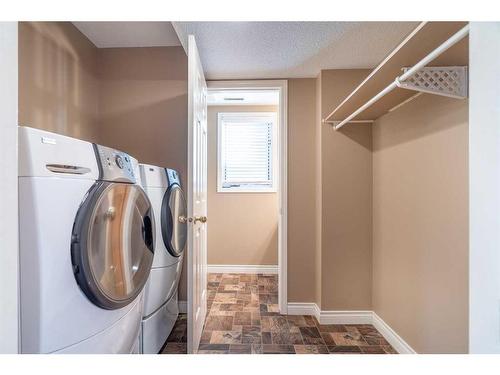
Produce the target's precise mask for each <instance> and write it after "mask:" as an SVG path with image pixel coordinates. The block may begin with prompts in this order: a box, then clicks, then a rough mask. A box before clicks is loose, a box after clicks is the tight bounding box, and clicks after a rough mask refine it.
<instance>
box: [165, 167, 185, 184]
mask: <svg viewBox="0 0 500 375" xmlns="http://www.w3.org/2000/svg"><path fill="white" fill-rule="evenodd" d="M165 170H166V172H167V179H168V186H172V185H173V184H177V185H179V186H180V185H181V178H180V176H179V173H177V171H176V170H174V169H169V168H165Z"/></svg>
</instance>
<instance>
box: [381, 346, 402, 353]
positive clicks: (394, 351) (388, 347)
mask: <svg viewBox="0 0 500 375" xmlns="http://www.w3.org/2000/svg"><path fill="white" fill-rule="evenodd" d="M382 348H383V349H384V351H385V352H386V353H387V354H398V352H397V351H396V349H394V348H393V347H392V346H391V345H384V346H382Z"/></svg>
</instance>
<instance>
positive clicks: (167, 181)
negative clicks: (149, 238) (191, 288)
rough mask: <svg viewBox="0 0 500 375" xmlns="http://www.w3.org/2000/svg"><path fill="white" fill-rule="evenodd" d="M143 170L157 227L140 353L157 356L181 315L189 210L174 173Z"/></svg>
mask: <svg viewBox="0 0 500 375" xmlns="http://www.w3.org/2000/svg"><path fill="white" fill-rule="evenodd" d="M140 171H141V180H142V185H143V187H144V190H145V191H146V194H147V195H148V197H149V199H150V200H151V204H152V206H153V212H154V216H155V218H156V224H157V225H156V246H155V249H156V251H155V256H154V260H153V268H152V270H151V274H150V276H149V280H148V282H147V284H146V288H145V295H144V316H143V320H142V329H141V352H142V353H145V354H155V353H158V352H159V351H160V349H161V348H162V346H163V345H164V344H165V342H166V340H167V338H168V335H169V334H170V332H171V331H172V328H173V326H174V324H175V321H176V319H177V316H178V315H179V307H178V297H177V289H178V285H179V279H180V276H181V271H182V258H183V253H184V250H185V247H186V240H187V220H186V214H187V207H186V200H185V197H184V193H183V191H182V189H181V182H180V178H179V174H178V173H177V172H176V171H175V170H173V169H167V168H161V167H157V166H154V165H148V164H140Z"/></svg>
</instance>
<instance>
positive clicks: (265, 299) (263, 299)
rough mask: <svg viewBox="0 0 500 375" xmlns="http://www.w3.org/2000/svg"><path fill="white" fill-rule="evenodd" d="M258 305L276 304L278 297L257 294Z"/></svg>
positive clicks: (275, 295)
mask: <svg viewBox="0 0 500 375" xmlns="http://www.w3.org/2000/svg"><path fill="white" fill-rule="evenodd" d="M259 301H260V303H265V304H267V305H269V304H277V303H278V295H277V294H259Z"/></svg>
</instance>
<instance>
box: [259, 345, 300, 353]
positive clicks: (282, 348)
mask: <svg viewBox="0 0 500 375" xmlns="http://www.w3.org/2000/svg"><path fill="white" fill-rule="evenodd" d="M262 352H263V353H264V354H295V349H294V347H293V345H262Z"/></svg>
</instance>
